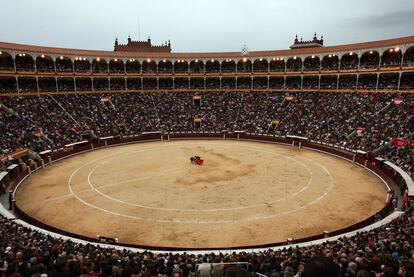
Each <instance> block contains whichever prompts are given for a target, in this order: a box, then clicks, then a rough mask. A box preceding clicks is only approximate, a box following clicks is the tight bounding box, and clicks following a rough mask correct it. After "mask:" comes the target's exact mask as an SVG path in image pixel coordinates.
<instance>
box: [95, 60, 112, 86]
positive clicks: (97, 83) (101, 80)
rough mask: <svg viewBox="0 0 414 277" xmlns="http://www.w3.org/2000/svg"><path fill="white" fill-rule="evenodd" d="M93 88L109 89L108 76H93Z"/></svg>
mask: <svg viewBox="0 0 414 277" xmlns="http://www.w3.org/2000/svg"><path fill="white" fill-rule="evenodd" d="M105 64H106V63H105ZM93 89H94V90H95V91H108V90H109V79H108V78H93Z"/></svg>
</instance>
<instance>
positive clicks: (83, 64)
mask: <svg viewBox="0 0 414 277" xmlns="http://www.w3.org/2000/svg"><path fill="white" fill-rule="evenodd" d="M73 66H74V67H75V72H78V73H85V72H91V63H90V62H89V60H88V59H86V58H85V57H76V58H75V61H74V62H73Z"/></svg>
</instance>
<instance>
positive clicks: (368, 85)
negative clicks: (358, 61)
mask: <svg viewBox="0 0 414 277" xmlns="http://www.w3.org/2000/svg"><path fill="white" fill-rule="evenodd" d="M376 88H377V74H361V75H359V78H358V89H369V90H372V89H376Z"/></svg>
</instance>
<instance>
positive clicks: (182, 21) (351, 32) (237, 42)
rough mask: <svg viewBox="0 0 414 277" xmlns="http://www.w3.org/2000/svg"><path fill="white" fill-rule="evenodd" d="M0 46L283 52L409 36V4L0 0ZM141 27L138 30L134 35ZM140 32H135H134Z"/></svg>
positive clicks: (412, 21)
mask: <svg viewBox="0 0 414 277" xmlns="http://www.w3.org/2000/svg"><path fill="white" fill-rule="evenodd" d="M1 4H2V5H1V12H0V26H1V27H0V41H6V42H16V43H25V44H36V45H46V46H56V47H67V48H82V49H103V50H113V43H114V39H115V37H118V38H119V41H120V43H125V42H126V40H127V37H128V35H129V34H130V35H131V37H132V39H138V37H139V33H140V38H141V39H147V37H148V36H149V35H150V36H151V38H152V41H153V43H155V44H161V43H162V42H164V41H166V40H168V39H170V40H171V44H172V48H173V51H174V52H200V51H203V52H204V51H208V52H211V51H240V49H241V48H242V46H243V44H244V43H246V45H247V47H248V48H249V49H250V50H269V49H285V48H288V47H289V45H290V44H291V43H292V41H293V39H294V36H295V34H298V35H299V36H303V38H304V39H311V38H312V36H313V33H314V32H317V33H318V34H323V35H324V38H325V44H326V45H334V44H345V43H353V42H362V41H368V40H379V39H386V38H393V37H399V36H409V35H414V0H347V1H343V0H36V1H34V0H2V3H1ZM138 22H139V23H140V24H139V25H140V28H138ZM139 30H140V31H139Z"/></svg>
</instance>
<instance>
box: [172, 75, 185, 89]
mask: <svg viewBox="0 0 414 277" xmlns="http://www.w3.org/2000/svg"><path fill="white" fill-rule="evenodd" d="M174 87H175V89H188V78H184V77H178V78H175V79H174Z"/></svg>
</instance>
